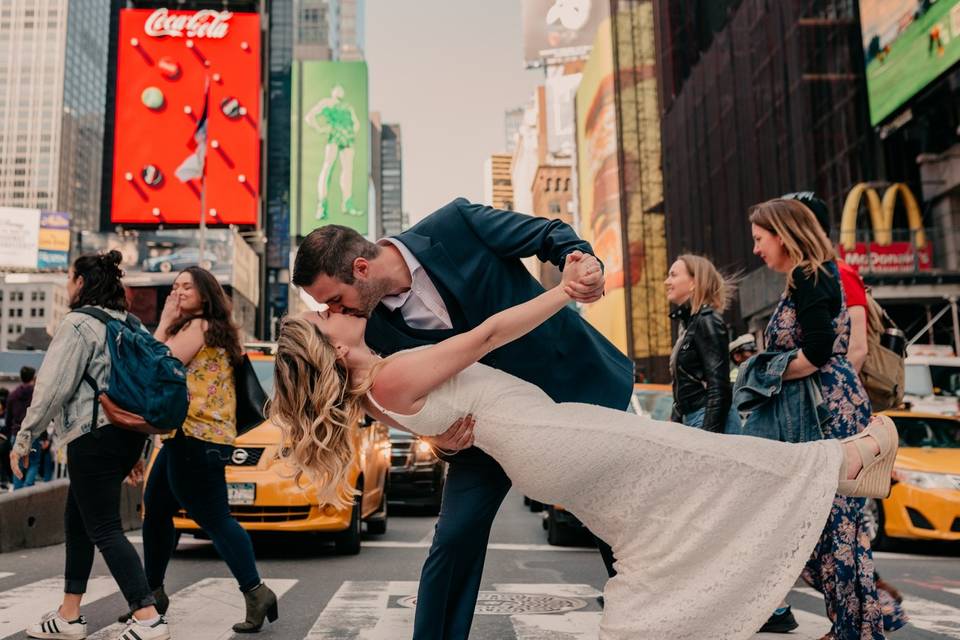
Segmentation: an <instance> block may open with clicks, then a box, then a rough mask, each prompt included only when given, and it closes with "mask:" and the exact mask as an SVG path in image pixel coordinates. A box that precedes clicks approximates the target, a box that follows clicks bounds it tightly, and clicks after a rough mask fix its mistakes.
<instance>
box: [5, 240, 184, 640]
mask: <svg viewBox="0 0 960 640" xmlns="http://www.w3.org/2000/svg"><path fill="white" fill-rule="evenodd" d="M120 261H121V255H120V253H119V252H118V251H111V252H109V253H107V254H106V255H84V256H80V257H79V258H77V259H76V260H75V261H74V263H73V266H72V267H71V268H70V271H69V274H68V277H67V294H68V296H69V298H70V309H71V311H72V312H71V313H68V314H67V316H66V317H65V318H64V319H63V322H62V323H61V324H60V326H59V327H58V328H57V332H56V335H54V337H53V341H52V342H51V343H50V347H49V349H48V350H47V355H46V357H45V358H44V360H43V365H42V366H41V367H40V371H39V372H38V374H37V379H36V387H35V389H34V395H33V402H32V403H31V405H30V408H29V409H28V410H27V415H26V417H25V418H24V421H23V424H22V425H21V428H20V432H19V433H18V434H17V440H16V444H15V445H14V447H13V451H12V453H11V454H10V460H11V466H12V468H13V472H14V473H15V474H19V472H20V461H21V459H22V458H23V457H24V456H25V455H26V454H27V452H28V451H29V448H30V443H31V442H33V440H34V439H36V438H37V436H39V435H40V433H42V432H43V431H45V430H46V428H47V425H48V424H49V423H50V421H51V420H52V419H53V420H55V421H56V433H55V436H56V438H57V440H58V442H59V443H60V446H61V447H63V446H65V447H67V469H68V471H69V474H70V489H69V492H68V493H67V505H66V514H65V517H64V529H65V534H66V567H65V570H64V578H65V586H64V595H63V603H62V604H61V605H60V607H59V608H58V609H56V610H55V611H51V612H49V613H47V614H46V615H44V616H43V618H42V619H41V620H40V622H38V623H37V624H35V625H33V626H31V627H29V628H28V629H27V636H28V637H31V638H47V639H66V640H72V639H79V638H85V637H86V635H87V625H86V621H85V620H84V618H83V616H81V615H80V602H81V600H82V599H83V594H84V592H85V591H86V588H87V581H88V579H89V578H90V571H91V568H92V567H93V549H94V546H96V547H97V548H98V549H99V550H100V553H101V554H102V555H103V558H104V560H105V561H106V563H107V567H108V568H109V569H110V573H111V574H112V575H113V577H114V579H115V580H116V581H117V585H118V586H119V587H120V591H121V592H122V593H123V596H124V598H125V599H126V601H127V604H128V605H129V606H130V610H131V611H132V618H130V620H129V621H128V622H129V624H128V626H127V628H126V629H124V630H123V632H121V633H120V634H119V635H118V636H117V640H135V639H136V638H140V640H166V639H167V638H169V637H170V632H169V629H168V626H167V623H166V621H165V620H164V619H163V617H162V616H161V615H160V614H159V613H158V611H157V608H156V606H155V600H154V597H153V594H152V593H151V590H150V587H149V586H148V584H147V578H146V576H145V574H144V570H143V565H142V564H141V563H140V557H139V556H138V555H137V551H136V549H134V547H133V545H132V544H131V543H130V541H129V540H128V539H127V538H126V536H125V535H124V533H123V526H122V523H121V519H120V488H121V485H122V483H123V480H124V478H126V477H127V475H128V474H129V473H130V471H131V470H132V469H133V468H134V466H135V465H136V464H137V462H138V461H139V460H141V456H142V454H143V445H144V443H145V442H146V439H147V437H146V435H144V434H142V433H137V432H135V431H130V430H127V429H121V428H119V427H116V426H114V425H113V424H111V423H110V421H109V419H108V417H107V415H106V413H104V412H103V411H98V404H97V402H98V401H97V393H96V391H95V389H94V388H93V387H92V386H91V385H90V384H87V383H85V380H84V378H85V377H87V378H88V379H89V380H91V381H93V382H96V383H97V384H98V385H99V387H101V388H103V387H105V386H106V384H107V380H108V379H109V377H110V371H111V358H110V351H109V349H108V348H107V345H106V336H107V327H106V325H105V324H104V323H103V322H101V321H99V320H97V319H96V318H94V317H91V316H90V315H87V314H85V313H83V312H78V310H80V309H81V308H87V309H90V308H92V309H94V310H99V312H102V313H105V314H107V315H108V316H110V317H111V318H113V319H116V320H121V321H126V319H127V311H126V310H127V300H126V297H125V293H124V289H123V285H122V284H121V282H120V278H121V277H122V272H121V271H120Z"/></svg>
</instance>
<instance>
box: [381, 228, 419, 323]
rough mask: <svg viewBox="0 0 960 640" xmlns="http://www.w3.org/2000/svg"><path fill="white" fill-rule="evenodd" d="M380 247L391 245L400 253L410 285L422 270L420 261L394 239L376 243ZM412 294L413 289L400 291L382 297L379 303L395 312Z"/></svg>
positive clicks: (385, 239)
mask: <svg viewBox="0 0 960 640" xmlns="http://www.w3.org/2000/svg"><path fill="white" fill-rule="evenodd" d="M377 244H379V245H380V246H386V245H388V244H390V245H393V246H394V247H396V248H397V251H399V252H400V257H401V258H403V261H404V263H405V264H406V265H407V270H408V271H410V280H411V284H412V282H413V280H415V279H416V278H417V274H418V273H419V272H420V271H421V270H422V269H423V265H421V264H420V261H419V260H417V257H416V256H415V255H413V253H412V252H411V251H410V249H408V248H407V245H405V244H403V243H402V242H400V241H399V240H397V239H396V238H383V239H381V240H380V241H379V242H377ZM412 293H413V288H412V287H411V288H410V289H407V290H406V291H401V292H400V293H397V294H395V295H390V296H383V299H382V300H380V302H382V303H383V306H385V307H386V308H387V309H389V310H390V311H396V310H397V309H399V308H400V307H402V306H403V305H404V304H406V302H407V300H408V299H409V298H410V295H411V294H412Z"/></svg>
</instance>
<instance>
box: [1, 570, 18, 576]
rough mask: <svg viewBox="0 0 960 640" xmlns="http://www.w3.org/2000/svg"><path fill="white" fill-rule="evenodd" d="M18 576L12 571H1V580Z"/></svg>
mask: <svg viewBox="0 0 960 640" xmlns="http://www.w3.org/2000/svg"><path fill="white" fill-rule="evenodd" d="M15 575H17V574H15V573H12V572H10V571H0V578H9V577H10V576H15Z"/></svg>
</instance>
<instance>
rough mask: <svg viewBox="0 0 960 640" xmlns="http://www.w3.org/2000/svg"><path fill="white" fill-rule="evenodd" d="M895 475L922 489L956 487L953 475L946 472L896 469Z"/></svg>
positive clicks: (904, 481) (897, 478) (900, 479)
mask: <svg viewBox="0 0 960 640" xmlns="http://www.w3.org/2000/svg"><path fill="white" fill-rule="evenodd" d="M893 477H894V479H895V480H899V481H900V482H903V483H904V484H909V485H913V486H914V487H919V488H920V489H956V488H957V485H956V484H955V483H954V480H953V476H952V475H949V474H946V473H929V472H926V471H907V470H905V469H894V470H893Z"/></svg>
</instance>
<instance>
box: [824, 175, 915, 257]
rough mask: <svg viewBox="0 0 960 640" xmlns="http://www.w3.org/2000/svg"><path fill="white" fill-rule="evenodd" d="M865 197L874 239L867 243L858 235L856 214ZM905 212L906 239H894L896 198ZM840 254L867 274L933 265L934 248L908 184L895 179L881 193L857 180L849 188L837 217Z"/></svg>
mask: <svg viewBox="0 0 960 640" xmlns="http://www.w3.org/2000/svg"><path fill="white" fill-rule="evenodd" d="M864 198H866V200H867V212H868V214H869V216H870V225H871V228H872V231H873V239H872V241H870V242H869V243H867V242H861V241H860V240H861V239H860V238H857V215H858V213H859V211H860V203H861V201H862V200H863V199H864ZM898 199H899V200H901V201H902V202H903V205H904V208H905V210H906V213H907V223H908V229H909V240H906V241H894V233H893V213H894V209H895V208H896V205H897V200H898ZM838 251H839V254H840V257H841V258H843V260H845V261H846V262H847V263H848V264H850V265H851V266H854V267H857V268H858V269H860V270H861V271H865V272H868V273H909V272H913V271H929V270H930V269H932V268H933V248H932V247H931V245H930V241H929V240H928V239H927V235H926V232H925V231H924V229H923V217H922V216H921V214H920V206H919V205H918V204H917V199H916V198H915V197H914V195H913V192H912V191H910V187H908V186H907V185H905V184H903V183H902V182H898V183H895V184H892V185H890V186H889V187H887V189H886V190H885V191H884V192H883V198H882V199H881V197H880V195H879V194H878V193H877V191H876V189H874V188H873V187H871V186H869V185H868V184H866V183H860V184H858V185H857V186H855V187H854V188H853V189H851V190H850V193H848V194H847V199H846V201H845V202H844V204H843V214H842V216H841V218H840V246H839V247H838Z"/></svg>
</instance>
